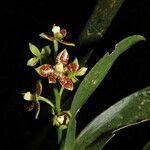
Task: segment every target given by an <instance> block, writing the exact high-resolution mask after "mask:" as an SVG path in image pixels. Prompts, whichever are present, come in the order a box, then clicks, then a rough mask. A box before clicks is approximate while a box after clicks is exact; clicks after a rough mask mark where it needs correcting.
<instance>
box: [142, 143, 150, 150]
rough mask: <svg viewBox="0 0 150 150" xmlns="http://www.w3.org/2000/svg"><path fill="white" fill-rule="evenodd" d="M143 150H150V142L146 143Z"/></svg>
mask: <svg viewBox="0 0 150 150" xmlns="http://www.w3.org/2000/svg"><path fill="white" fill-rule="evenodd" d="M143 150H150V141H149V142H147V143H146V145H145V146H144V148H143Z"/></svg>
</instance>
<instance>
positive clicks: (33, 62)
mask: <svg viewBox="0 0 150 150" xmlns="http://www.w3.org/2000/svg"><path fill="white" fill-rule="evenodd" d="M39 60H40V59H39V57H33V58H30V59H29V60H28V61H27V66H30V67H33V66H35V65H36V64H37V63H38V61H39Z"/></svg>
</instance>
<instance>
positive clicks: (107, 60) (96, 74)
mask: <svg viewBox="0 0 150 150" xmlns="http://www.w3.org/2000/svg"><path fill="white" fill-rule="evenodd" d="M141 40H145V38H144V37H143V36H140V35H133V36H130V37H127V38H125V39H123V40H122V41H120V42H119V43H117V44H116V46H115V50H114V51H113V52H112V53H111V54H109V53H106V54H105V55H104V56H103V58H102V59H100V60H99V61H98V62H97V63H96V64H95V66H94V67H93V68H92V69H91V70H90V72H89V73H88V74H87V75H86V77H85V78H84V79H83V81H82V82H81V84H80V86H79V88H78V89H77V92H76V94H75V96H74V98H73V102H72V105H71V113H72V115H73V116H75V115H76V113H77V112H78V111H79V110H80V108H81V107H82V105H83V104H84V103H85V102H86V101H87V99H88V98H89V97H90V96H91V94H92V93H93V92H94V91H95V89H96V88H97V87H98V86H99V84H100V83H101V82H102V80H103V79H104V77H105V76H106V74H107V73H108V71H109V69H110V68H111V66H112V64H113V63H114V61H115V60H116V59H117V58H118V57H119V55H120V54H122V53H123V52H124V51H126V50H127V49H128V48H130V47H131V46H132V45H134V44H135V43H137V42H139V41H141Z"/></svg>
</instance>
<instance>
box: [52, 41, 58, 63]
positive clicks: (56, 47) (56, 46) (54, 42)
mask: <svg viewBox="0 0 150 150" xmlns="http://www.w3.org/2000/svg"><path fill="white" fill-rule="evenodd" d="M53 45H54V60H55V59H56V56H57V53H58V41H57V40H55V39H54V41H53Z"/></svg>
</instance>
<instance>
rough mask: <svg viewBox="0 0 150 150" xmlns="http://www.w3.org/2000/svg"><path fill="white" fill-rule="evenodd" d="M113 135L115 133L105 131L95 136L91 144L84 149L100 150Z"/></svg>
mask: <svg viewBox="0 0 150 150" xmlns="http://www.w3.org/2000/svg"><path fill="white" fill-rule="evenodd" d="M114 136H115V134H112V133H106V134H104V135H102V136H100V137H99V138H97V139H96V140H95V141H94V142H93V143H92V144H91V145H89V146H88V147H87V148H86V150H101V149H102V148H103V147H104V146H105V145H106V144H107V143H108V142H109V140H110V139H112V138H113V137H114Z"/></svg>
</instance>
